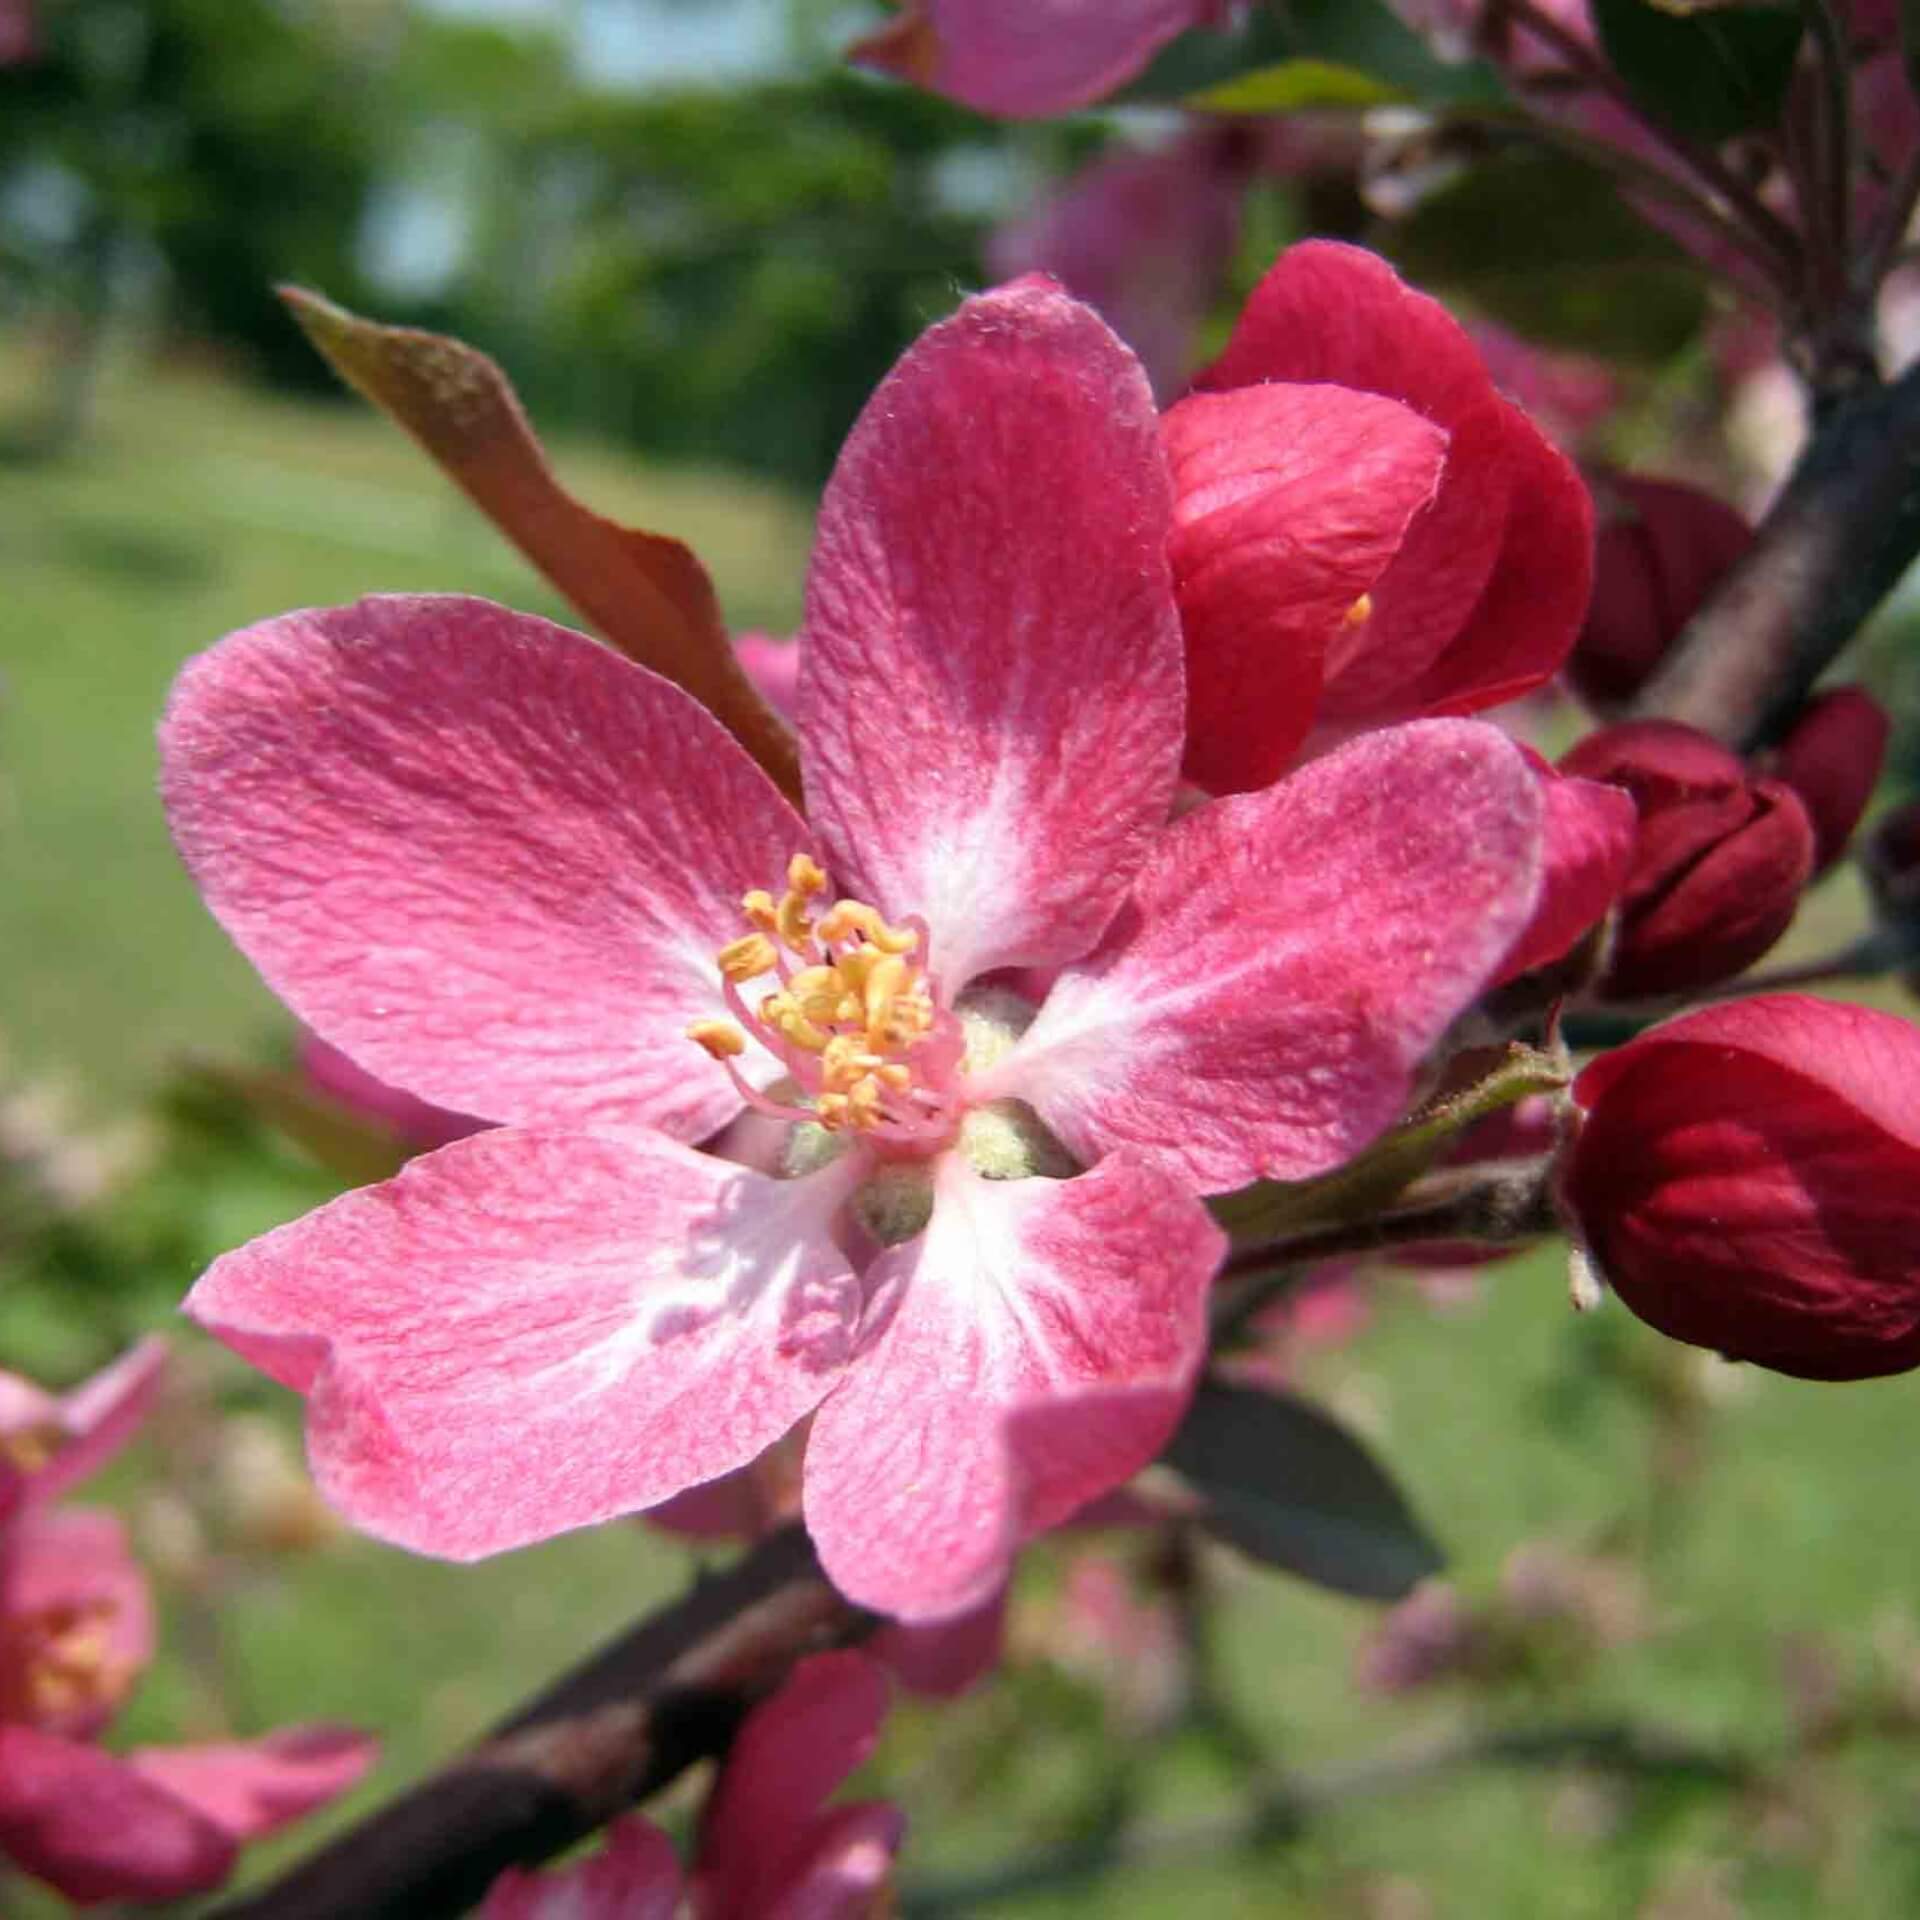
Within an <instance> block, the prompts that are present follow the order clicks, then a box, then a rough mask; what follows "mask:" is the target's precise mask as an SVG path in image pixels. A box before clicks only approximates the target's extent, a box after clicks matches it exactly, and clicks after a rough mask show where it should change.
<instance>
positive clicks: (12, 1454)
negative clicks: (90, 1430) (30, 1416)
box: [0, 1420, 67, 1474]
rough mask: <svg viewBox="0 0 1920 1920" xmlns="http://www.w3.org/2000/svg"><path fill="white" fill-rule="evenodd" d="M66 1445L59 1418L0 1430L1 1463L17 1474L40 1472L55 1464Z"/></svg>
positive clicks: (0, 1464)
mask: <svg viewBox="0 0 1920 1920" xmlns="http://www.w3.org/2000/svg"><path fill="white" fill-rule="evenodd" d="M66 1444H67V1433H66V1429H65V1428H64V1427H62V1426H61V1425H60V1423H59V1422H58V1421H57V1420H42V1421H39V1422H37V1423H35V1424H33V1425H31V1426H24V1427H15V1428H14V1429H13V1431H12V1432H10V1433H0V1466H4V1467H11V1468H12V1469H13V1470H14V1471H15V1472H16V1473H23V1474H26V1473H38V1472H39V1471H40V1470H41V1469H42V1468H43V1467H46V1466H50V1465H51V1464H52V1462H53V1459H54V1456H55V1455H56V1454H58V1453H59V1452H60V1450H61V1449H62V1448H63V1447H64V1446H65V1445H66Z"/></svg>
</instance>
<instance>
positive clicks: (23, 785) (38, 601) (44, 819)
mask: <svg viewBox="0 0 1920 1920" xmlns="http://www.w3.org/2000/svg"><path fill="white" fill-rule="evenodd" d="M25 374H26V363H25V361H24V358H23V357H22V356H20V355H18V354H16V355H15V356H14V357H13V358H12V359H11V360H9V359H8V358H7V356H6V355H5V354H4V352H0V421H4V420H5V419H6V418H7V414H8V405H9V402H11V403H12V406H13V407H14V408H16V409H17V408H19V407H20V406H21V405H22V404H23V392H22V390H23V387H24V384H25ZM9 375H10V376H11V377H10V378H9ZM554 452H555V455H556V458H557V460H558V462H559V464H560V466H561V469H562V471H563V473H564V474H565V475H566V476H567V478H568V479H569V480H570V481H571V482H572V483H573V484H574V485H575V486H577V487H578V488H579V489H580V490H581V491H582V492H583V493H584V494H585V495H586V496H587V497H588V498H589V499H591V500H592V501H593V502H594V503H595V504H596V505H597V506H599V507H601V508H602V509H603V510H605V511H607V512H608V513H611V514H613V515H615V516H617V517H624V518H627V519H629V520H631V521H632V522H634V523H635V524H639V525H645V526H650V527H654V528H657V529H659V530H661V531H665V532H672V533H676V534H679V535H681V536H682V537H684V538H686V539H688V540H690V541H691V542H692V543H693V544H694V545H695V546H696V548H697V549H698V550H699V551H700V552H701V553H702V554H703V555H704V556H705V558H706V559H707V561H708V564H709V565H710V566H711V567H712V568H713V570H714V573H715V575H716V578H717V579H718V580H719V582H720V584H721V587H722V590H723V597H724V602H725V605H726V608H727V611H728V614H729V617H730V618H731V619H733V620H734V622H735V623H736V624H737V625H739V626H742V627H749V626H759V627H770V628H774V629H780V630H784V629H786V628H788V627H790V626H791V625H792V624H793V622H794V619H795V618H796V615H797V610H798V605H799V595H800V587H801V577H802V569H803V567H804V564H805V557H806V547H807V539H808V528H809V521H808V516H807V513H806V512H805V510H804V509H802V508H800V507H799V506H797V505H796V504H794V503H793V502H792V501H791V500H789V499H788V498H786V497H785V496H783V495H782V494H780V493H779V492H777V491H775V490H773V489H770V488H768V487H765V486H763V485H759V484H756V483H754V482H751V481H744V480H739V479H735V478H732V477H728V476H723V475H720V474H716V473H700V472H687V471H655V470H652V469H649V468H645V467H643V466H642V465H641V463H640V462H638V461H637V460H635V459H634V458H632V457H631V456H627V455H614V454H610V453H607V452H604V451H601V450H598V449H594V448H590V447H576V446H569V445H565V444H563V445H561V446H558V447H556V448H555V449H554ZM0 580H4V582H5V606H4V612H0V680H3V684H0V900H4V902H5V926H4V931H0V1009H3V1010H4V1011H3V1012H0V1032H4V1034H5V1036H6V1042H7V1045H8V1048H9V1050H10V1051H11V1052H12V1053H13V1054H14V1055H15V1056H16V1057H17V1058H18V1059H19V1060H21V1061H22V1062H23V1063H24V1064H27V1065H36V1064H49V1065H58V1066H59V1067H60V1068H61V1069H62V1070H64V1071H67V1072H70V1073H74V1074H77V1075H78V1076H79V1077H80V1079H81V1081H82V1082H83V1085H84V1088H85V1090H86V1094H87V1097H88V1102H89V1104H90V1105H94V1106H96V1107H97V1106H102V1105H107V1104H111V1103H112V1102H114V1101H116V1100H120V1099H124V1098H126V1097H127V1096H129V1095H132V1094H135V1093H137V1092H138V1091H140V1090H141V1089H142V1088H143V1087H144V1086H146V1085H147V1084H148V1083H149V1082H150V1081H151V1079H152V1077H153V1075H154V1073H155V1071H156V1070H157V1069H158V1067H159V1066H160V1065H161V1064H162V1063H163V1062H164V1061H166V1060H167V1059H168V1058H169V1057H171V1056H173V1055H175V1054H177V1053H179V1052H182V1051H184V1050H188V1049H206V1048H209V1047H218V1046H220V1045H222V1044H226V1043H229V1042H231V1041H233V1040H235V1039H237V1038H239V1037H240V1036H242V1035H247V1034H257V1033H259V1032H261V1031H263V1030H267V1029H270V1028H271V1027H272V1025H273V1024H274V1022H275V1021H276V1020H277V1019H278V1018H279V1016H278V1015H277V1014H276V1011H275V1009H274V1006H273V1003H272V1002H271V1001H270V1000H269V998H268V997H267V996H266V995H265V994H264V993H263V992H262V990H261V989H260V987H259V986H258V984H257V983H256V982H255V980H254V978H253V975H252V973H251V971H250V970H249V969H248V968H247V967H246V966H245V965H244V964H243V963H242V962H241V961H240V959H239V958H238V956H237V955H236V954H235V953H234V952H233V950H232V949H231V948H230V947H229V946H228V944H227V942H226V940H225V939H224V937H223V936H222V935H221V934H220V933H219V931H218V930H217V929H216V928H215V927H214V925H213V924H212V922H211V921H210V920H209V919H208V918H207V916H206V914H205V913H204V912H203V911H202V909H201V907H200V905H199V903H198V901H197V899H196V898H195V896H194V894H193V891H192V889H191V888H190V887H189V886H188V885H187V883H186V880H185V878H184V877H183V876H182V874H181V873H180V871H179V869H178V866H177V864H176V862H175V861H174V859H173V856H172V853H171V850H170V849H169V847H168V844H167V839H166V829H165V825H164V823H163V821H162V819H161V817H160V811H159V808H158V807H157V805H156V804H155V801H154V755H153V744H152V742H153V727H154V722H155V720H156V718H157V717H158V714H159V711H160V707H161V704H162V701H163V699H164V697H165V692H166V688H167V685H168V683H169V681H170V680H171V679H172V677H173V674H174V672H175V671H176V670H177V669H178V667H179V666H180V664H181V662H182V661H183V660H185V659H186V658H187V657H188V656H189V655H191V654H193V653H196V652H198V651H199V650H200V649H201V648H203V647H206V646H209V645H211V644H212V643H213V642H214V641H215V640H217V639H218V638H219V637H220V636H221V635H222V634H223V633H226V632H229V631H231V630H232V629H234V628H236V627H239V626H244V625H246V624H247V623H249V622H251V621H254V620H259V619H262V618H264V617H266V616H268V615H271V614H275V613H281V612H284V611H286V610H288V609H289V608H294V607H303V606H323V605H328V604H331V603H334V602H338V601H343V600H350V599H353V598H354V597H356V596H357V595H359V594H362V593H369V592H380V591H424V590H441V591H449V592H453V591H459V592H469V593H479V594H485V595H487V596H488V597H490V598H493V599H497V600H503V601H506V602H508V603H509V604H511V605H514V606H517V607H521V608H525V609H527V610H529V611H532V612H538V613H545V614H547V615H549V616H551V617H553V618H556V619H568V618H569V617H570V616H569V614H568V611H567V609H566V608H565V606H564V605H563V604H562V603H561V602H559V601H558V600H557V599H556V597H555V596H554V595H553V593H552V592H551V591H550V590H549V589H548V588H547V587H546V586H545V584H544V583H543V582H542V581H540V580H539V579H538V577H537V576H535V575H534V574H533V573H532V572H531V570H530V569H528V568H527V567H526V566H524V564H523V563H522V562H521V561H520V559H519V557H518V555H517V554H515V553H514V552H512V550H511V549H509V548H508V547H507V546H506V545H505V543H504V542H502V541H501V540H500V539H498V537H497V536H496V535H495V534H494V533H493V532H492V530H491V528H489V527H488V526H487V525H486V524H485V523H484V522H483V521H482V520H481V519H480V517H479V516H478V515H477V514H475V513H474V512H473V511H472V510H471V509H470V508H469V507H468V506H467V505H466V503H465V501H464V500H462V499H461V498H460V497H459V496H458V495H457V494H456V493H455V492H454V490H453V488H452V487H451V486H450V485H448V484H447V483H446V482H444V481H443V480H441V479H440V477H439V476H438V474H436V473H435V472H434V471H433V470H432V468H431V467H430V466H429V465H428V463H427V461H426V460H425V458H424V457H423V456H422V455H421V454H420V453H419V452H418V451H417V450H416V449H415V448H414V447H413V445H412V444H411V442H408V441H406V440H404V439H403V438H402V437H401V436H400V435H399V434H398V433H397V432H393V431H390V430H388V429H386V428H384V427H383V426H382V425H381V424H380V423H379V422H377V421H375V420H374V419H372V418H371V417H370V416H369V415H367V414H366V413H364V412H362V411H360V410H357V409H356V408H353V407H350V406H345V405H341V406H328V405H325V404H321V403H313V402H304V403H303V402H300V401H296V400H288V399H280V398H273V397H266V396H262V395H259V394H255V393H252V392H249V391H247V390H244V389H241V388H239V387H236V386H233V385H231V384H229V383H226V382H222V381H218V380H215V379H213V378H211V377H209V376H206V375H204V374H202V375H196V374H193V373H190V372H172V373H168V372H154V371H152V370H146V369H143V370H140V371H138V372H137V373H136V372H135V371H134V370H132V369H128V370H126V371H124V372H122V373H121V374H120V375H119V376H118V377H117V378H115V379H114V380H113V382H112V383H111V385H110V387H109V389H108V391H107V393H106V395H105V397H104V400H103V405H102V409H101V417H100V423H99V428H98V431H97V432H96V433H95V435H94V436H93V437H92V438H91V439H90V440H88V441H87V442H86V443H85V444H84V445H83V446H82V447H81V448H80V449H78V450H77V451H76V453H75V454H74V455H73V456H72V457H71V458H69V459H66V460H63V461H61V462H59V463H57V464H43V465H16V466H8V465H5V464H0ZM575 624H578V623H577V621H575Z"/></svg>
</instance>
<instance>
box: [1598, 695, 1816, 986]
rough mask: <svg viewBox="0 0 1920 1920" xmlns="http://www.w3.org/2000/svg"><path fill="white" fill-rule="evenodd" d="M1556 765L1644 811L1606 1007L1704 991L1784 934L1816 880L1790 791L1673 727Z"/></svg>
mask: <svg viewBox="0 0 1920 1920" xmlns="http://www.w3.org/2000/svg"><path fill="white" fill-rule="evenodd" d="M1560 767H1561V771H1562V772H1564V773H1574V774H1579V775H1581V776H1582V777H1583V778H1585V779H1588V780H1605V781H1607V782H1609V783H1610V784H1612V785H1614V786H1617V787H1624V788H1625V789H1626V790H1627V792H1628V793H1630V794H1632V795H1633V798H1634V803H1635V805H1637V806H1638V808H1639V809H1640V829H1639V836H1638V838H1637V840H1636V842H1635V845H1634V854H1633V867H1632V871H1631V872H1630V873H1629V874H1628V877H1627V884H1626V888H1625V890H1624V892H1623V893H1622V894H1621V896H1620V926H1619V933H1618V937H1617V939H1616V941H1615V944H1614V950H1613V955H1612V958H1611V959H1610V960H1609V961H1608V964H1607V973H1606V978H1605V979H1604V980H1603V981H1602V982H1601V992H1602V993H1603V995H1604V996H1605V997H1607V998H1608V999H1613V1000H1637V999H1640V998H1643V997H1645V996H1647V995H1650V994H1662V993H1684V992H1686V991H1688V990H1690V989H1692V988H1695V987H1705V986H1711V985H1713V984H1714V983H1715V982H1717V981H1721V980H1726V979H1730V978H1731V977H1732V976H1733V975H1734V974H1736V973H1738V972H1740V971H1741V969H1742V968H1744V967H1748V966H1751V965H1752V964H1753V962H1754V961H1756V960H1757V959H1759V958H1760V956H1761V955H1762V954H1763V953H1765V952H1766V950H1767V949H1768V948H1769V947H1770V946H1772V945H1773V943H1774V942H1775V941H1776V940H1778V939H1779V938H1780V936H1781V935H1782V934H1783V933H1785V932H1786V930H1787V927H1788V925H1789V924H1790V923H1791V921H1792V919H1793V914H1794V908H1795V907H1796V905H1797V904H1798V903H1799V899H1800V893H1801V889H1802V888H1804V887H1805V886H1806V884H1807V880H1808V877H1809V875H1810V874H1811V873H1812V870H1813V823H1812V822H1811V821H1810V820H1809V819H1808V817H1807V809H1806V807H1805V806H1804V805H1803V804H1802V802H1801V800H1800V797H1799V796H1798V795H1797V794H1796V793H1795V792H1794V791H1793V789H1792V788H1791V787H1788V786H1785V785H1783V784H1782V783H1781V782H1780V781H1778V780H1763V779H1755V778H1754V777H1753V776H1752V775H1750V774H1749V773H1748V771H1747V769H1746V768H1745V767H1744V766H1742V765H1741V763H1740V761H1739V760H1738V759H1737V758H1735V756H1734V755H1733V754H1732V753H1730V752H1728V750H1727V749H1726V748H1725V747H1723V746H1721V745H1720V744H1719V742H1717V741H1715V740H1710V739H1708V738H1707V736H1706V735H1705V734H1704V733H1697V732H1695V731H1694V729H1693V728H1691V727H1683V726H1679V725H1677V724H1676V723H1674V722H1673V721H1669V720H1639V721H1632V722H1629V723H1628V724H1626V725H1624V726H1618V727H1604V728H1602V729H1601V730H1600V731H1599V732H1598V733H1594V734H1589V735H1588V736H1587V738H1586V739H1584V740H1582V741H1581V742H1580V744H1579V745H1578V746H1576V747H1575V748H1574V749H1573V751H1572V752H1571V753H1569V754H1568V755H1566V757H1565V758H1564V759H1563V760H1562V761H1561V762H1560Z"/></svg>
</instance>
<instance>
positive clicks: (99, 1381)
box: [0, 1339, 167, 1523]
mask: <svg viewBox="0 0 1920 1920" xmlns="http://www.w3.org/2000/svg"><path fill="white" fill-rule="evenodd" d="M166 1363H167V1349H166V1343H165V1342H164V1341H162V1340H158V1339H146V1340H141V1341H139V1342H137V1343H136V1344H135V1345H133V1346H131V1347H129V1348H128V1349H127V1351H126V1352H125V1353H123V1354H122V1355H121V1356H120V1358H119V1359H117V1360H116V1361H114V1362H113V1364H112V1365H111V1366H109V1367H105V1368H103V1369H102V1370H101V1371H100V1372H99V1373H96V1374H95V1375H94V1376H93V1378H92V1379H90V1380H86V1381H83V1382H82V1383H81V1384H80V1385H79V1386H77V1387H75V1388H73V1389H72V1390H71V1391H69V1392H67V1393H59V1394H56V1393H49V1392H47V1391H46V1389H45V1388H44V1387H40V1386H37V1385H36V1384H35V1383H34V1382H33V1381H31V1380H28V1379H25V1378H24V1377H23V1376H21V1375H20V1374H17V1373H0V1523H5V1522H6V1521H7V1520H9V1519H10V1518H11V1517H12V1516H13V1515H15V1514H17V1513H18V1512H19V1511H20V1510H21V1509H22V1508H23V1507H24V1506H26V1505H27V1504H28V1502H30V1501H31V1502H32V1503H34V1504H35V1505H45V1504H46V1503H47V1502H49V1501H52V1500H57V1499H58V1498H59V1497H60V1495H61V1494H63V1493H65V1492H66V1490H67V1489H68V1488H69V1487H72V1486H76V1485H78V1483H79V1482H80V1481H82V1480H84V1479H86V1478H87V1476H88V1475H89V1474H92V1473H96V1472H98V1471H99V1469H100V1468H101V1467H103V1466H105V1465H106V1463H107V1461H108V1460H110V1459H111V1458H112V1457H113V1455H114V1454H116V1453H118V1452H119V1450H120V1449H121V1448H122V1447H123V1446H125V1445H126V1443H127V1441H128V1440H130V1439H131V1438H132V1437H133V1433H134V1430H135V1429H136V1428H137V1427H138V1426H139V1424H140V1422H141V1421H142V1420H144V1419H145V1418H146V1416H147V1413H148V1411H149V1410H150V1409H151V1407H152V1406H153V1403H154V1400H155V1398H156V1397H157V1396H158V1394H159V1392H160V1382H161V1376H162V1374H163V1373H164V1372H165V1370H166Z"/></svg>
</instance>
